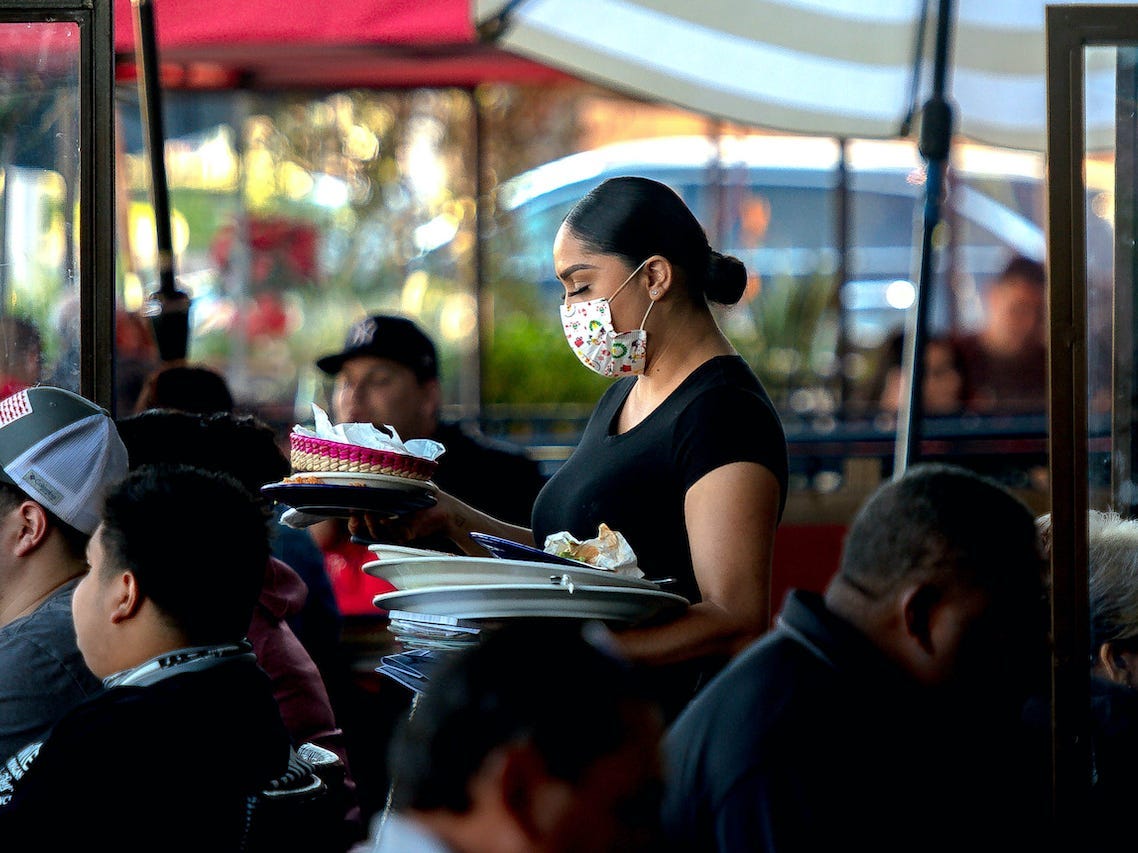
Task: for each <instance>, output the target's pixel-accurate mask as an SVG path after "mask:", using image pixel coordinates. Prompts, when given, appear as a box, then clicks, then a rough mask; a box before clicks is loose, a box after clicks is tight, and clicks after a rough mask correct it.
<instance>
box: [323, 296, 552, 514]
mask: <svg viewBox="0 0 1138 853" xmlns="http://www.w3.org/2000/svg"><path fill="white" fill-rule="evenodd" d="M316 366H317V367H319V368H320V369H321V370H323V371H324V372H325V373H327V374H329V375H331V376H334V377H335V378H336V384H335V390H334V392H333V397H332V415H333V417H334V418H335V420H336V421H338V422H339V423H371V424H374V425H376V426H383V425H388V426H393V427H395V429H396V431H397V432H398V433H399V437H400V438H402V439H403V440H404V441H406V440H408V439H412V438H432V439H434V440H435V441H438V442H440V443H441V444H442V445H443V446H444V447H445V448H446V453H445V454H443V456H442V457H440V459H439V467H438V470H437V472H436V473H435V475H434V476H433V477H432V479H433V480H434V482H435V483H436V484H437V485H438V486H439V488H441V489H443V490H444V491H446V492H448V493H450V494H452V495H454V496H455V497H457V498H459V499H460V500H463V501H466V502H467V503H469V504H471V505H472V506H476V507H478V508H479V509H481V510H484V511H486V512H489V513H490V514H491V515H496V516H498V517H499V518H502V519H504V520H506V521H510V522H514V523H516V524H525V525H528V524H529V522H530V512H531V510H532V509H533V501H534V498H535V497H537V493H538V490H540V488H541V486H542V477H541V472H540V469H539V468H538V466H537V463H536V462H534V461H532V460H531V459H529V458H528V457H527V456H526V455H525V453H524V452H523V451H522V450H521V449H520V448H517V447H513V446H512V445H507V444H503V443H501V442H491V441H490V440H488V439H487V438H486V437H484V436H480V435H476V434H474V433H471V432H469V431H467V430H464V429H462V428H461V427H460V426H459V425H458V424H449V423H442V422H440V421H439V409H440V406H441V404H442V395H441V390H440V388H439V365H438V358H437V356H436V355H435V346H434V344H432V343H431V340H430V339H429V338H428V337H427V336H426V335H425V334H423V332H422V330H420V329H419V327H418V326H416V325H415V323H413V322H412V321H411V320H408V319H407V318H405V317H394V316H389V315H383V314H378V315H373V316H371V317H368V318H366V319H364V320H361V321H360V322H358V323H356V324H355V325H354V326H352V328H351V330H350V331H349V332H348V337H347V340H346V341H345V342H344V349H343V350H342V351H341V352H339V353H336V354H334V355H328V356H325V357H323V358H321V359H319V360H317V362H316Z"/></svg>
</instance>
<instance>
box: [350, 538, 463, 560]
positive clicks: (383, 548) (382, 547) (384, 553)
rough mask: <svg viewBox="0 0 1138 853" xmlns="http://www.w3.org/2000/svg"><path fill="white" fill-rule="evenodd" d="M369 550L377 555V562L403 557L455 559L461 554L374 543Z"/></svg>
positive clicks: (368, 547)
mask: <svg viewBox="0 0 1138 853" xmlns="http://www.w3.org/2000/svg"><path fill="white" fill-rule="evenodd" d="M367 549H368V550H369V551H371V552H372V553H373V554H375V558H376V559H377V560H399V559H402V558H403V557H454V556H462V555H461V554H459V555H456V554H449V553H447V552H446V551H436V550H434V549H433V548H412V547H411V546H410V545H388V544H387V543H385V542H373V543H372V544H371V545H368V546H367Z"/></svg>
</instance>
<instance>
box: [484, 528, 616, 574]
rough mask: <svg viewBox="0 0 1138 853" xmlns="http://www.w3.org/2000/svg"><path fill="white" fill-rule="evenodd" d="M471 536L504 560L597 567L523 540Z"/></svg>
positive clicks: (487, 534)
mask: <svg viewBox="0 0 1138 853" xmlns="http://www.w3.org/2000/svg"><path fill="white" fill-rule="evenodd" d="M470 538H471V539H473V540H474V541H475V542H477V543H478V544H479V545H481V546H482V547H483V548H485V549H486V550H487V551H489V552H490V553H491V554H493V555H494V556H495V557H500V558H502V559H503V560H528V561H529V562H531V563H533V562H537V563H556V564H557V565H559V566H585V567H587V568H591V569H592V568H596V567H595V566H592V565H590V564H589V563H586V562H584V561H583V560H571V559H569V558H568V557H561V556H558V555H557V554H550V553H549V552H547V551H542V550H541V549H540V548H534V547H533V546H532V545H523V544H522V543H521V542H514V541H512V540H510V539H502V538H500V537H498V536H491V535H490V534H489V533H471V534H470Z"/></svg>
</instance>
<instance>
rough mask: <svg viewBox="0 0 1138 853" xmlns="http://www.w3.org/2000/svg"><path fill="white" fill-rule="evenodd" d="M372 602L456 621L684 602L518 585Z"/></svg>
mask: <svg viewBox="0 0 1138 853" xmlns="http://www.w3.org/2000/svg"><path fill="white" fill-rule="evenodd" d="M374 603H375V606H376V607H378V608H380V609H381V610H408V611H411V612H412V613H430V614H432V615H435V616H449V617H452V618H455V619H509V618H516V617H552V618H565V619H601V620H605V621H610V622H624V623H635V622H643V621H645V620H647V619H652V618H655V617H658V616H665V615H678V614H679V613H681V612H682V611H683V610H684V609H685V608H687V606H688V601H687V599H685V598H683V597H682V596H679V595H676V594H675V593H671V592H662V591H661V590H658V589H629V588H627V587H616V586H576V587H575V588H574V590H573V592H570V591H569V589H568V588H567V587H562V586H549V585H546V586H535V585H533V584H521V583H515V584H484V585H473V586H470V585H464V586H434V587H427V588H424V589H413V590H399V591H396V592H382V593H380V594H379V595H377V596H376V597H375V599H374Z"/></svg>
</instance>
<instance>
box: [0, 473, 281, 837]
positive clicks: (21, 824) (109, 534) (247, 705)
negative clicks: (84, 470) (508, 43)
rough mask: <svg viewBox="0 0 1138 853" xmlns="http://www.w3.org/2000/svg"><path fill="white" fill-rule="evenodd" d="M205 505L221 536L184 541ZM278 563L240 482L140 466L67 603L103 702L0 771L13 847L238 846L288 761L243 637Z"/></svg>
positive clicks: (66, 720) (3, 831)
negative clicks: (97, 835) (99, 834)
mask: <svg viewBox="0 0 1138 853" xmlns="http://www.w3.org/2000/svg"><path fill="white" fill-rule="evenodd" d="M204 508H208V512H209V514H210V527H211V530H210V535H209V536H201V535H197V536H188V535H185V531H186V529H187V521H188V520H190V519H192V518H194V517H195V516H198V515H200V514H201V513H202V512H203V511H204ZM221 543H224V546H223V547H219V546H221ZM268 558H269V545H268V538H267V532H266V529H265V524H264V517H263V516H262V514H261V511H260V508H259V507H258V506H257V505H256V503H255V502H254V501H253V500H252V499H251V498H250V496H249V495H248V494H247V492H245V490H244V489H242V487H241V486H240V485H239V484H238V483H237V482H236V481H234V480H233V479H231V478H229V477H226V476H223V475H219V474H215V473H207V472H204V471H201V470H198V469H193V468H189V467H186V466H153V467H144V468H141V469H139V470H136V471H134V472H132V473H131V474H129V475H128V476H127V477H126V479H125V480H123V481H122V483H121V484H120V485H119V486H117V487H116V488H115V489H114V490H113V491H112V492H111V493H110V494H109V495H108V497H107V501H106V509H105V511H104V515H103V521H102V522H101V524H100V525H99V527H98V528H97V529H96V531H95V533H94V534H93V536H92V538H91V542H90V544H89V545H88V550H87V559H88V562H89V563H90V566H91V568H90V571H89V572H88V573H87V575H85V576H84V578H83V580H82V581H81V582H80V584H79V587H78V588H77V589H76V592H75V596H74V600H73V603H72V611H73V617H74V621H75V628H76V635H77V637H78V644H79V649H80V651H81V652H82V654H83V658H84V660H85V661H86V662H87V665H88V667H90V669H91V671H92V672H93V673H95V675H97V676H99V677H100V678H102V679H103V683H104V685H105V687H106V690H105V691H104V692H103V693H101V694H100V695H98V696H96V697H94V698H92V699H90V700H88V701H86V702H84V703H83V704H81V705H79V706H78V707H76V708H75V709H73V710H72V711H70V712H69V713H68V714H67V715H65V716H64V717H63V718H62V719H61V720H60V721H59V722H58V723H57V724H56V725H55V726H54V727H53V728H52V730H51V731H50V732H49V734H48V736H47V738H46V739H45V740H44V741H43V742H42V743H41V744H38V745H36V746H34V747H30V748H28V749H26V750H24V751H22V752H21V753H20V754H19V755H18V759H17V760H16V761H10V762H8V763H7V764H6V765H5V766H4V767H3V768H2V769H0V791H2V792H4V793H3V794H2V795H0V837H3V838H4V846H5V848H9V847H10V848H11V849H22V845H24V844H29V845H30V844H34V845H35V846H36V847H41V848H43V849H78V848H79V847H82V846H87V845H89V844H90V843H91V837H92V835H91V834H92V832H94V831H96V829H97V828H99V827H102V828H103V829H102V831H112V832H113V846H114V848H115V849H116V850H120V851H142V850H153V849H155V847H156V846H158V847H161V848H162V849H164V850H176V851H190V850H195V851H200V850H212V851H238V850H241V849H243V844H244V840H243V839H244V832H245V826H246V817H247V809H248V806H249V802H250V798H251V797H255V796H256V795H257V793H258V792H259V791H261V790H263V789H264V788H265V787H266V786H268V785H269V784H270V782H271V781H272V780H273V779H276V778H278V777H280V776H282V775H283V774H284V772H285V770H286V768H288V766H289V761H290V754H291V753H290V750H291V744H290V739H289V735H288V732H287V731H286V729H285V727H284V723H283V722H282V721H281V716H280V712H279V710H278V709H277V703H276V700H275V699H274V698H273V691H272V685H271V683H270V682H269V679H268V676H266V675H265V673H264V671H263V670H261V669H260V667H258V666H257V661H256V658H255V656H254V654H253V651H252V647H251V646H250V644H249V643H248V642H247V640H246V639H245V638H246V634H247V631H248V628H249V622H250V619H251V617H252V614H253V608H254V607H255V606H256V603H257V599H258V596H259V595H260V592H261V585H262V581H263V576H264V568H265V563H266V562H267V561H268ZM112 827H113V829H111V828H112Z"/></svg>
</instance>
